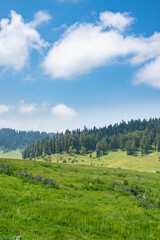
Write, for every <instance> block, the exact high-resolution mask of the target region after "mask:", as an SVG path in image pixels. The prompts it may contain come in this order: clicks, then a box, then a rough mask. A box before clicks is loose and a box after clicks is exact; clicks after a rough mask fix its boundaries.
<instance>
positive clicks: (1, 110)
mask: <svg viewBox="0 0 160 240" xmlns="http://www.w3.org/2000/svg"><path fill="white" fill-rule="evenodd" d="M9 111H10V107H9V106H6V105H0V114H3V113H7V112H9Z"/></svg>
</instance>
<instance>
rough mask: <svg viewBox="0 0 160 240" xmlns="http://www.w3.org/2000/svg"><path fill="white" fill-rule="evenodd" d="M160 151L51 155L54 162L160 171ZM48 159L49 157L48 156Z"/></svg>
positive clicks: (40, 159)
mask: <svg viewBox="0 0 160 240" xmlns="http://www.w3.org/2000/svg"><path fill="white" fill-rule="evenodd" d="M159 158H160V153H158V152H156V151H152V152H151V153H150V154H147V155H144V156H143V157H142V156H141V154H140V152H138V154H137V156H128V155H127V153H126V151H121V150H118V151H115V152H109V153H108V154H107V155H105V156H102V157H100V158H97V157H96V153H95V152H94V153H92V157H90V154H85V155H77V154H75V155H69V154H67V153H63V154H53V155H52V156H51V161H52V162H54V163H56V162H57V163H62V162H66V163H68V164H74V165H77V164H78V165H79V164H80V165H92V166H101V167H108V168H122V169H130V170H138V171H152V170H153V171H160V161H159ZM36 160H39V161H44V159H42V158H36ZM46 160H47V157H46Z"/></svg>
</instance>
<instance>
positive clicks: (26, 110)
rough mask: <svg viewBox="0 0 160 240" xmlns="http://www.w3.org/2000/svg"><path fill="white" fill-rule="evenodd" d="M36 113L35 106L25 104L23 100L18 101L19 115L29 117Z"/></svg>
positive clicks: (33, 104)
mask: <svg viewBox="0 0 160 240" xmlns="http://www.w3.org/2000/svg"><path fill="white" fill-rule="evenodd" d="M37 111H38V108H37V104H35V103H31V104H26V103H25V102H24V101H23V100H22V101H20V107H19V113H21V114H26V115H31V114H34V113H35V112H37Z"/></svg>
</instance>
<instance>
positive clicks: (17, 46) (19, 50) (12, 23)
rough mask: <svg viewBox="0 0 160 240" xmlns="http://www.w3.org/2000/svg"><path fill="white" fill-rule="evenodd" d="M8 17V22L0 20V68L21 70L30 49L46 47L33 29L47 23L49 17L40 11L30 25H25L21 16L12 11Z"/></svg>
mask: <svg viewBox="0 0 160 240" xmlns="http://www.w3.org/2000/svg"><path fill="white" fill-rule="evenodd" d="M10 17H11V19H10V20H9V19H4V18H3V19H1V20H0V66H6V67H9V68H13V69H15V70H21V69H22V68H23V67H24V65H25V64H26V62H27V60H28V58H29V53H30V52H31V51H32V49H37V50H40V49H41V48H42V47H46V46H48V44H47V43H46V42H45V41H44V40H43V39H41V37H40V34H39V33H38V32H37V31H36V29H35V27H36V26H37V25H38V24H40V23H42V22H44V21H45V22H46V21H48V20H49V15H48V14H46V13H45V12H42V11H40V12H38V13H37V14H36V15H35V19H34V20H33V21H32V22H30V23H25V22H24V20H23V18H22V16H21V15H19V14H17V13H16V12H14V11H11V14H10Z"/></svg>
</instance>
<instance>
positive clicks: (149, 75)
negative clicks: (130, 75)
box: [134, 57, 160, 88]
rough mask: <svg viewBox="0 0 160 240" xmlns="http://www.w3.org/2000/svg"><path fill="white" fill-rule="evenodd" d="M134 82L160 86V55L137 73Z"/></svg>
mask: <svg viewBox="0 0 160 240" xmlns="http://www.w3.org/2000/svg"><path fill="white" fill-rule="evenodd" d="M134 83H135V84H140V83H145V84H147V85H149V86H152V87H155V88H160V57H158V58H156V59H155V60H153V61H151V62H150V63H148V64H146V65H145V66H144V67H143V68H141V69H140V70H139V71H138V72H137V74H136V79H135V82H134Z"/></svg>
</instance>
